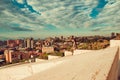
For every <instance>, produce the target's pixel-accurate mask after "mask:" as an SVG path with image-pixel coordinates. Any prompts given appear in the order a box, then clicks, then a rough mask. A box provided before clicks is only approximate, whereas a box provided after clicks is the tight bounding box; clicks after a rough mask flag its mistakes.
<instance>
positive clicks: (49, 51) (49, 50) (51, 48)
mask: <svg viewBox="0 0 120 80" xmlns="http://www.w3.org/2000/svg"><path fill="white" fill-rule="evenodd" d="M52 52H54V47H42V53H52Z"/></svg>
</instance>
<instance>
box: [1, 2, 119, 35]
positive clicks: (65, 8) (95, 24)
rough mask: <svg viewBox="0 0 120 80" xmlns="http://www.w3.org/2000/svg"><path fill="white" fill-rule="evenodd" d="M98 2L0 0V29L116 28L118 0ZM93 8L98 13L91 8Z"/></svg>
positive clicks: (36, 30) (117, 27)
mask: <svg viewBox="0 0 120 80" xmlns="http://www.w3.org/2000/svg"><path fill="white" fill-rule="evenodd" d="M102 2H104V5H102ZM102 2H100V0H12V2H11V0H0V28H1V29H0V32H5V31H6V30H7V31H13V32H14V31H17V32H18V31H33V34H34V31H35V32H39V33H41V31H44V30H48V31H51V32H52V31H54V32H55V31H57V30H63V31H65V30H68V29H70V30H72V29H78V30H80V31H81V30H83V29H85V30H87V31H91V30H93V31H104V30H114V31H115V30H119V29H120V27H119V26H120V23H119V22H120V18H119V17H118V16H120V10H119V8H120V1H119V0H102ZM106 2H107V3H106ZM6 3H7V4H6ZM101 5H102V6H101ZM99 6H101V7H99ZM95 8H96V9H95ZM94 9H95V11H97V12H98V14H99V15H98V14H95V13H94V12H93V10H94ZM98 9H100V10H98ZM37 13H40V14H41V15H39V14H37ZM90 14H94V15H95V16H96V18H92V17H91V16H90ZM15 24H16V25H15ZM51 29H52V30H51ZM80 31H79V32H80ZM71 34H72V33H71Z"/></svg>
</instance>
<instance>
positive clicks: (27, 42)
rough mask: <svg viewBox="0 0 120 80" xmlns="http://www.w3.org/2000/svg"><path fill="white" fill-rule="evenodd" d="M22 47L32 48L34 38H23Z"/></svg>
mask: <svg viewBox="0 0 120 80" xmlns="http://www.w3.org/2000/svg"><path fill="white" fill-rule="evenodd" d="M24 47H26V48H34V39H33V38H27V39H25V40H24Z"/></svg>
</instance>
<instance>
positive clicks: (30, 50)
mask: <svg viewBox="0 0 120 80" xmlns="http://www.w3.org/2000/svg"><path fill="white" fill-rule="evenodd" d="M112 39H118V40H119V39H120V33H111V36H108V37H105V36H97V35H96V36H84V37H76V36H69V37H63V36H61V37H54V38H52V37H49V38H46V39H40V38H39V39H34V38H25V39H15V40H14V39H13V40H5V41H0V66H3V65H8V64H14V63H19V62H22V63H26V62H31V61H32V62H35V58H37V59H45V60H47V59H48V55H54V56H61V57H64V55H65V51H71V52H73V51H74V50H76V49H78V50H100V49H104V48H107V47H109V44H110V40H112ZM30 60H31V61H30Z"/></svg>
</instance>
